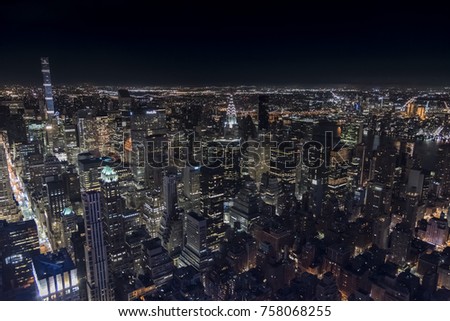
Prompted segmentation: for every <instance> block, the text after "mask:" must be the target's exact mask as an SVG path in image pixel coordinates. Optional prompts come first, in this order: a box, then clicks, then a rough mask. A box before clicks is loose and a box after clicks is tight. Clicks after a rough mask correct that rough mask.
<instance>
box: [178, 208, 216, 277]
mask: <svg viewBox="0 0 450 321" xmlns="http://www.w3.org/2000/svg"><path fill="white" fill-rule="evenodd" d="M185 219H186V223H185V225H186V230H185V233H184V234H185V239H186V243H185V245H184V248H183V251H182V253H181V257H180V260H181V263H182V264H184V265H186V266H189V265H192V266H193V267H195V269H196V270H198V271H200V272H203V271H205V270H206V269H207V268H208V267H209V265H210V264H211V261H212V257H211V252H210V250H209V249H208V245H207V234H208V226H207V221H206V219H205V218H204V217H201V216H200V215H198V214H197V213H195V212H190V213H188V214H187V215H186V218H185Z"/></svg>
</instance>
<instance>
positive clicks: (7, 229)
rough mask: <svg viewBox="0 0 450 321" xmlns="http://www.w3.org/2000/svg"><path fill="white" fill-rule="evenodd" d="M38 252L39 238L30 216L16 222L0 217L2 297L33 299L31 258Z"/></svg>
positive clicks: (33, 284)
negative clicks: (3, 219)
mask: <svg viewBox="0 0 450 321" xmlns="http://www.w3.org/2000/svg"><path fill="white" fill-rule="evenodd" d="M38 254H39V238H38V230H37V226H36V222H35V221H34V220H30V221H23V222H16V223H7V222H6V221H0V260H1V261H2V263H3V267H2V269H0V277H1V278H2V279H3V281H4V282H3V284H4V285H5V286H4V289H3V291H4V292H5V293H4V294H5V297H6V298H9V299H16V300H34V299H35V298H34V295H35V293H34V286H35V281H34V278H33V273H32V267H31V259H32V257H33V256H35V255H38ZM1 294H2V293H0V296H1Z"/></svg>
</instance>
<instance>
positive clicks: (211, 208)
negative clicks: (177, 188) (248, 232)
mask: <svg viewBox="0 0 450 321" xmlns="http://www.w3.org/2000/svg"><path fill="white" fill-rule="evenodd" d="M200 171H201V176H200V187H201V191H202V198H201V214H202V215H203V217H205V218H206V219H207V220H208V241H207V243H208V247H209V249H210V250H211V251H217V250H218V249H219V243H220V240H221V239H222V238H223V237H224V235H225V232H224V225H223V220H224V204H223V203H224V194H225V189H224V186H223V184H224V168H223V166H215V167H214V165H213V166H211V167H210V166H203V167H202V168H201V170H200Z"/></svg>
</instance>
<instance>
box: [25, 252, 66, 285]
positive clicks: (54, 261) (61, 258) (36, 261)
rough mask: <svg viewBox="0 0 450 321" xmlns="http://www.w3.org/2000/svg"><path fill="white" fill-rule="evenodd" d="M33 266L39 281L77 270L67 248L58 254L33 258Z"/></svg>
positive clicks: (40, 255)
mask: <svg viewBox="0 0 450 321" xmlns="http://www.w3.org/2000/svg"><path fill="white" fill-rule="evenodd" d="M33 266H34V270H35V271H36V276H37V278H38V279H39V280H42V279H45V278H48V277H49V276H54V275H58V274H62V273H64V272H69V271H71V270H74V269H75V264H74V263H73V261H72V259H71V257H70V255H69V253H68V252H67V250H66V249H65V248H63V249H60V250H59V251H58V252H56V253H49V254H39V255H37V256H35V257H33Z"/></svg>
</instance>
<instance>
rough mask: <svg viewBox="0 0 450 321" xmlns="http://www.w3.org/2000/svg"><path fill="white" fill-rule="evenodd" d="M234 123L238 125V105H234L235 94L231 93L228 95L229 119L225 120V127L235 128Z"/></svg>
mask: <svg viewBox="0 0 450 321" xmlns="http://www.w3.org/2000/svg"><path fill="white" fill-rule="evenodd" d="M234 125H237V115H236V106H235V105H234V101H233V95H230V96H229V97H228V106H227V120H226V122H225V127H229V128H233V126H234Z"/></svg>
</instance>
